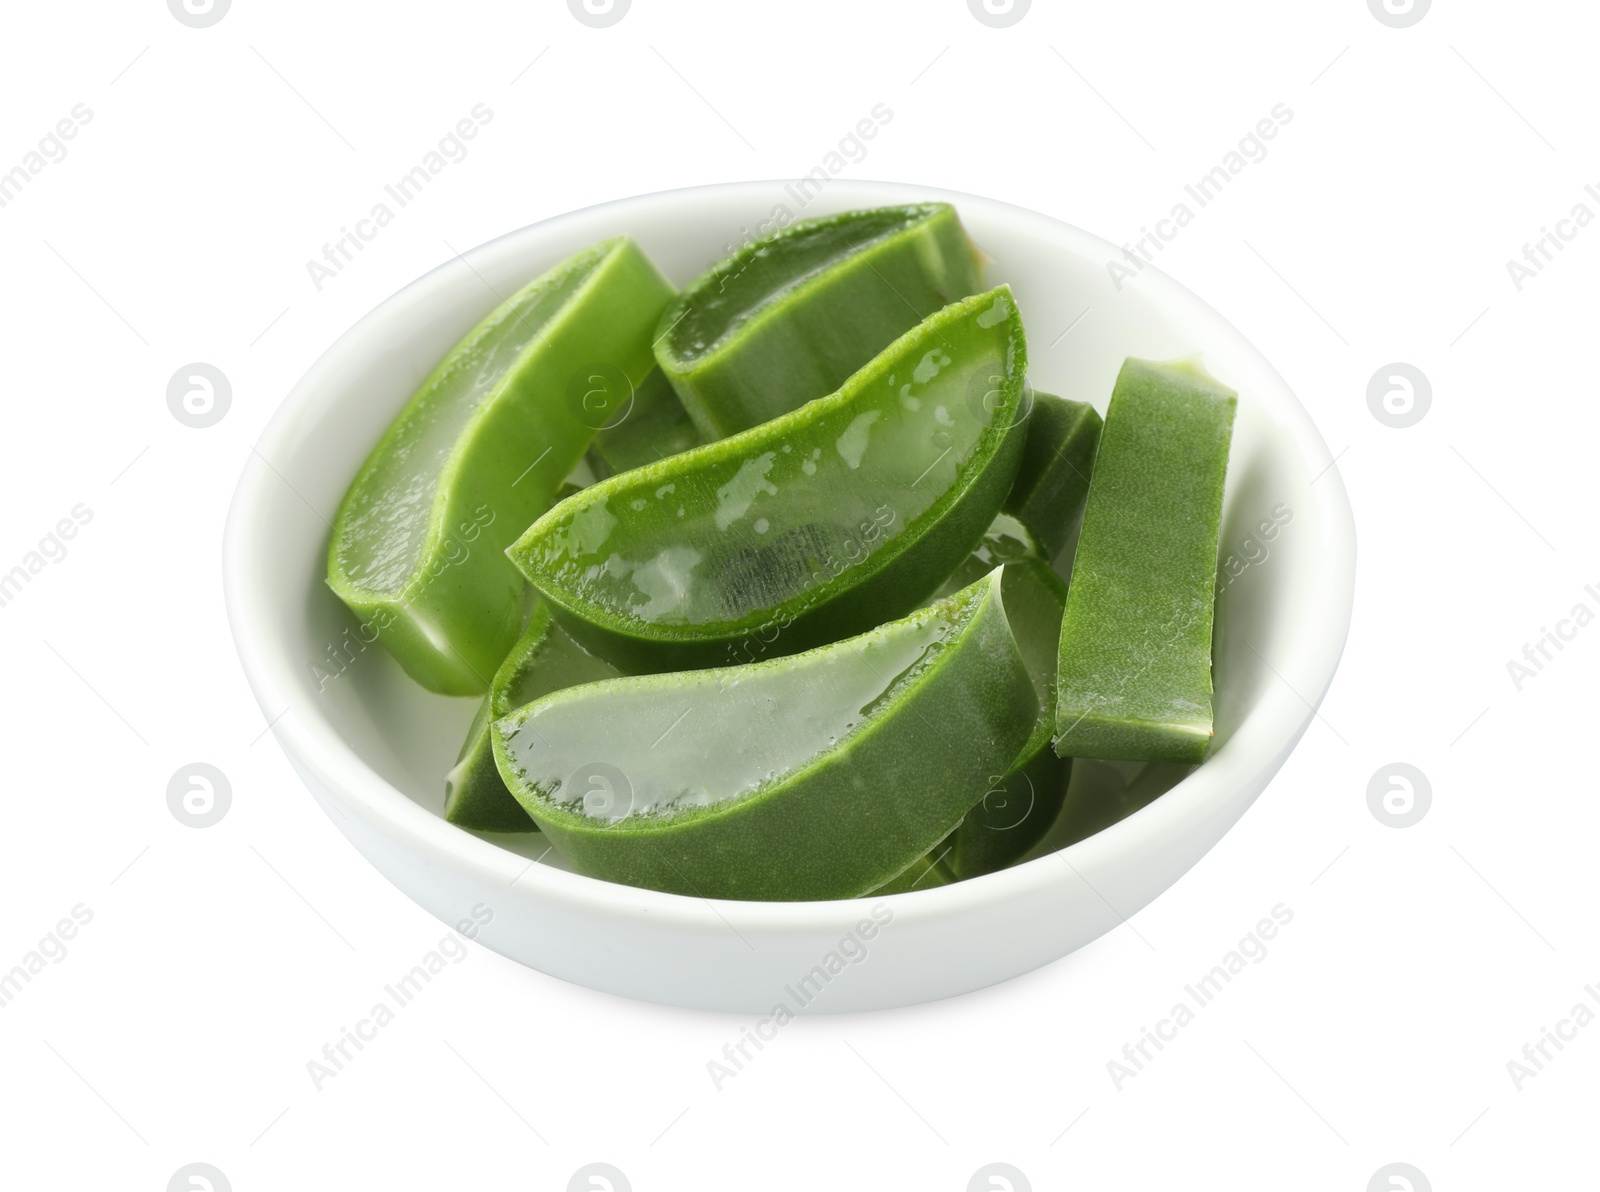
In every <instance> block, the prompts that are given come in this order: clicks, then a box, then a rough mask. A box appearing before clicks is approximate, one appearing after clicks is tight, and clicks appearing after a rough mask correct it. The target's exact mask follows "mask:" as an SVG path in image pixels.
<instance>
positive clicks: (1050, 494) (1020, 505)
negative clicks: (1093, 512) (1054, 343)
mask: <svg viewBox="0 0 1600 1192" xmlns="http://www.w3.org/2000/svg"><path fill="white" fill-rule="evenodd" d="M1101 425H1102V423H1101V420H1100V415H1099V414H1097V413H1095V409H1094V407H1093V406H1090V405H1085V404H1084V403H1083V402H1076V401H1067V400H1066V399H1065V398H1060V397H1056V396H1055V395H1054V394H1050V393H1038V392H1036V393H1035V394H1034V400H1033V409H1032V411H1031V412H1030V413H1029V415H1028V441H1027V442H1026V444H1024V446H1023V449H1022V463H1021V464H1020V465H1019V466H1018V468H1017V479H1016V483H1015V484H1013V485H1012V486H1011V495H1010V496H1008V497H1007V498H1006V503H1005V511H1006V512H1007V513H1009V514H1011V516H1013V517H1015V518H1016V519H1017V520H1018V521H1020V522H1021V523H1022V524H1023V525H1025V526H1026V527H1028V530H1029V531H1030V532H1031V533H1032V534H1033V536H1034V538H1035V539H1036V540H1037V541H1038V543H1039V545H1040V548H1041V549H1042V550H1043V551H1044V557H1045V558H1046V559H1047V560H1049V559H1054V558H1055V557H1056V555H1058V554H1060V553H1061V548H1062V547H1063V546H1065V545H1066V544H1067V539H1068V537H1070V535H1071V533H1072V524H1073V522H1075V521H1076V520H1077V518H1078V514H1079V513H1081V512H1082V511H1083V503H1084V499H1085V498H1086V497H1087V496H1088V495H1089V478H1090V477H1091V476H1092V475H1093V474H1094V457H1095V452H1096V451H1097V450H1098V448H1099V446H1100V428H1101Z"/></svg>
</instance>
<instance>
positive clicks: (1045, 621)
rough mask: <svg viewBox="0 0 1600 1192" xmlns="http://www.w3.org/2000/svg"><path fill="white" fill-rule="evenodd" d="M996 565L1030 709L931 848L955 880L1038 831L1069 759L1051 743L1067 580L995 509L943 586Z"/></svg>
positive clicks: (989, 868) (1002, 858) (1012, 851)
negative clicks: (1023, 733) (997, 765)
mask: <svg viewBox="0 0 1600 1192" xmlns="http://www.w3.org/2000/svg"><path fill="white" fill-rule="evenodd" d="M1000 565H1003V567H1004V571H1003V572H1002V573H1001V591H1002V593H1003V595H1004V598H1005V605H1006V618H1007V620H1009V621H1010V623H1011V632H1012V636H1013V637H1014V638H1015V639H1016V642H1017V649H1018V650H1019V651H1020V652H1021V654H1022V660H1023V662H1024V663H1025V664H1026V665H1027V667H1028V674H1029V676H1030V677H1031V678H1032V679H1033V686H1034V696H1035V698H1036V700H1037V706H1038V713H1037V715H1036V717H1035V719H1034V721H1033V724H1032V731H1031V732H1030V733H1029V736H1028V739H1027V741H1026V742H1025V743H1024V744H1023V746H1022V748H1021V749H1020V750H1018V751H1017V756H1016V757H1015V758H1014V759H1012V761H1011V762H1010V764H1009V765H1008V766H1007V767H1005V768H1004V769H1003V770H996V771H994V772H992V773H991V774H989V776H988V779H987V783H986V785H985V789H984V794H983V797H982V798H981V799H980V800H978V801H977V802H976V803H975V804H974V805H973V808H972V810H971V811H969V812H968V813H967V815H966V818H965V819H963V820H962V821H961V826H960V827H958V828H957V829H956V830H955V831H954V832H952V833H951V834H950V838H949V839H948V840H946V841H945V842H944V843H943V844H942V845H941V846H940V848H939V849H938V850H935V851H936V853H937V854H940V855H942V856H943V860H944V864H945V865H946V866H947V867H948V869H949V870H950V871H951V873H952V874H953V875H954V876H955V877H956V878H957V879H962V880H964V879H966V878H970V877H977V876H978V875H980V874H984V873H992V872H994V871H995V870H997V869H1003V868H1005V867H1006V866H1007V865H1010V864H1011V863H1012V862H1013V861H1016V860H1017V859H1018V858H1020V857H1021V856H1022V855H1023V854H1024V853H1026V852H1027V851H1028V850H1029V849H1031V848H1032V847H1033V846H1034V845H1035V844H1037V843H1038V842H1039V841H1040V840H1041V839H1043V837H1044V835H1045V833H1046V832H1048V831H1049V830H1050V827H1051V825H1052V824H1053V823H1054V822H1055V820H1056V817H1057V815H1059V814H1060V811H1061V803H1062V799H1063V798H1064V797H1065V795H1066V790H1067V782H1068V780H1069V777H1070V775H1071V768H1072V763H1071V761H1070V760H1067V761H1064V760H1062V759H1061V758H1059V757H1057V756H1056V754H1055V751H1054V750H1053V749H1052V748H1051V737H1052V736H1053V735H1054V733H1055V723H1056V716H1055V708H1056V654H1057V650H1058V647H1059V642H1060V640H1061V613H1062V609H1063V607H1064V606H1065V604H1066V599H1067V585H1066V584H1065V583H1063V582H1062V580H1061V577H1060V576H1058V575H1056V573H1055V572H1054V571H1052V570H1051V569H1050V567H1049V565H1048V564H1047V563H1046V562H1045V561H1044V560H1043V559H1042V558H1040V557H1039V556H1038V555H1037V554H1036V553H1034V548H1033V546H1032V543H1031V541H1030V539H1029V536H1028V533H1027V531H1026V529H1024V528H1023V527H1022V526H1021V525H1020V524H1019V523H1018V522H1016V521H1015V520H1014V519H1012V518H1011V517H1010V516H1009V515H1007V514H1001V515H1000V516H999V517H997V518H995V521H994V525H992V526H991V527H990V529H989V532H988V533H987V534H985V535H984V539H983V543H982V544H981V545H980V546H979V548H978V549H977V550H976V551H974V552H973V554H972V556H971V558H969V559H968V560H967V562H966V563H964V564H962V566H961V567H960V568H959V569H958V570H957V571H956V573H955V575H954V576H953V577H951V579H950V581H949V582H948V583H947V584H946V588H947V589H954V588H958V587H960V586H962V585H964V584H966V583H968V582H970V581H971V579H972V578H973V576H974V575H981V574H983V573H984V572H985V571H986V570H987V569H988V568H991V567H995V566H1000Z"/></svg>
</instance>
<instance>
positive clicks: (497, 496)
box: [328, 237, 672, 695]
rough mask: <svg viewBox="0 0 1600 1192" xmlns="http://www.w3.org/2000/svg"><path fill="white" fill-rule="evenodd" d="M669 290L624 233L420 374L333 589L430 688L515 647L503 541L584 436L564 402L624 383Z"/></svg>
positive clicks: (454, 685) (514, 599) (364, 472)
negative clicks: (599, 370) (610, 381)
mask: <svg viewBox="0 0 1600 1192" xmlns="http://www.w3.org/2000/svg"><path fill="white" fill-rule="evenodd" d="M671 297H672V287H671V285H670V284H669V283H668V282H667V280H666V279H665V278H664V277H662V276H661V274H660V273H659V272H658V271H657V269H656V267H655V266H654V265H653V264H651V263H650V261H649V259H648V258H646V257H645V255H644V254H643V253H642V252H641V251H640V250H639V248H638V246H637V245H635V244H634V243H633V241H632V240H629V239H627V238H626V237H622V238H619V239H615V240H608V241H605V242H603V243H601V244H597V245H595V246H594V247H593V248H589V249H586V250H584V251H583V252H581V253H578V254H577V255H576V256H574V257H571V258H570V259H568V260H566V261H563V262H562V263H561V264H559V265H557V266H556V267H555V268H554V269H552V270H550V272H548V273H546V274H545V275H544V276H542V277H540V278H538V279H537V280H535V281H534V282H532V283H531V284H530V285H528V286H527V287H526V288H524V289H522V290H521V291H519V292H518V293H516V294H514V295H513V296H512V297H511V298H510V299H508V300H507V301H506V302H504V303H502V304H501V305H500V306H499V307H498V308H496V309H495V311H494V312H493V313H492V314H490V315H489V317H488V318H486V319H485V320H484V321H483V322H482V323H480V324H479V325H478V326H477V327H476V328H474V329H473V330H472V332H471V333H469V334H468V335H467V337H466V338H465V339H463V340H462V341H461V342H460V343H459V344H458V345H457V346H456V347H455V348H454V349H453V350H452V351H451V352H450V354H449V355H448V356H446V357H445V359H444V360H443V362H441V363H440V365H439V366H438V367H437V368H436V369H435V370H434V371H433V373H432V375H430V376H429V377H428V378H427V380H425V381H424V382H423V383H422V386H421V388H419V389H418V390H417V392H416V394H415V395H414V396H413V397H412V398H411V400H410V401H409V402H408V403H407V405H406V406H405V408H404V409H403V410H402V411H401V413H400V415H399V417H398V418H396V419H395V421H394V423H393V424H392V425H391V426H390V427H389V429H388V430H387V431H386V432H385V434H384V436H383V438H382V439H381V440H379V442H378V445H377V446H376V447H375V448H373V451H372V454H371V455H370V456H368V457H367V461H366V463H365V464H364V465H363V466H362V469H361V471H360V473H358V474H357V476H356V479H355V481H354V482H353V483H352V484H351V486H350V489H349V491H348V492H347V493H346V494H345V497H344V501H343V503H342V504H341V505H340V507H339V512H338V515H337V517H336V518H335V522H334V528H333V537H332V541H331V543H330V544H329V547H328V583H329V586H330V587H332V588H333V590H334V592H335V593H337V594H338V596H339V598H340V599H341V600H343V601H344V602H345V604H347V605H348V606H349V607H350V608H351V609H352V610H353V611H354V612H355V614H356V615H357V616H358V617H360V618H361V619H362V620H363V621H364V622H369V621H371V622H376V623H378V624H383V625H385V626H386V628H385V629H384V631H383V633H382V635H381V640H382V641H383V643H384V645H385V646H386V647H387V648H388V649H389V652H390V653H391V654H393V655H394V657H395V658H396V659H397V660H398V661H399V662H400V664H401V666H403V667H404V668H405V670H406V671H407V673H409V674H410V675H411V677H412V678H414V679H415V680H416V681H417V682H419V683H421V684H422V685H423V686H424V687H426V688H428V689H429V690H430V691H437V692H440V693H443V694H447V695H472V694H476V693H478V692H481V691H484V690H486V689H487V688H488V686H489V681H490V676H492V675H493V674H494V672H495V668H496V667H498V666H499V664H500V661H501V659H502V658H504V657H505V654H506V651H507V650H509V649H510V648H511V645H512V643H513V642H515V641H516V638H517V632H518V629H519V628H520V626H521V623H522V610H523V607H524V604H523V592H524V585H523V581H522V577H521V576H520V575H519V574H518V573H517V570H516V568H515V567H513V566H511V564H510V563H509V562H508V561H507V560H506V558H505V554H504V552H505V548H506V546H507V545H508V544H510V543H511V542H512V541H514V540H515V539H516V537H517V535H518V534H520V533H522V531H523V530H525V529H526V528H527V526H528V524H529V522H531V521H532V520H533V519H534V518H535V517H537V516H538V515H539V514H540V513H542V512H543V511H544V510H545V509H546V508H548V507H549V505H550V502H551V499H552V497H553V496H554V495H555V493H556V490H557V488H558V487H559V486H560V484H561V482H562V480H563V479H564V478H565V477H566V476H567V475H568V473H570V472H571V471H572V469H573V467H574V465H576V464H577V463H578V461H579V460H580V459H582V458H583V455H584V452H585V451H586V450H587V449H588V447H589V442H590V440H591V439H592V438H593V437H594V433H595V429H594V427H593V426H592V425H590V423H591V422H592V421H593V419H588V420H586V418H585V415H584V412H583V410H582V408H581V405H580V404H579V403H577V402H575V401H574V400H573V398H572V390H573V385H572V382H573V381H574V378H575V377H577V376H578V375H579V374H581V373H582V372H584V371H585V370H586V369H588V368H590V367H592V366H595V365H599V366H603V367H604V368H605V369H607V370H615V371H617V372H620V373H621V374H623V375H625V376H627V377H628V378H630V379H631V381H633V382H638V381H642V380H644V378H645V376H646V375H647V374H648V373H649V371H650V368H651V365H652V360H653V358H652V354H651V338H652V335H653V329H654V326H655V323H656V320H657V318H658V317H659V315H660V312H661V310H662V308H663V307H664V306H665V305H666V303H667V302H668V300H669V299H670V298H671Z"/></svg>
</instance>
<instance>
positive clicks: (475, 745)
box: [444, 604, 621, 832]
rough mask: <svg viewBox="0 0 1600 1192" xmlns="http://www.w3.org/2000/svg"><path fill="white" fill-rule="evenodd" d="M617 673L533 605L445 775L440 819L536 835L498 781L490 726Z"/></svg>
mask: <svg viewBox="0 0 1600 1192" xmlns="http://www.w3.org/2000/svg"><path fill="white" fill-rule="evenodd" d="M620 673H621V672H620V671H618V670H617V668H616V667H614V666H611V665H609V664H608V663H605V662H602V661H601V660H600V659H598V658H596V657H595V656H594V655H592V654H590V653H589V652H588V651H587V650H585V649H584V648H583V647H582V646H580V645H578V643H577V642H575V641H573V640H572V639H571V638H570V637H568V636H567V635H566V633H565V632H563V631H562V629H561V626H559V625H557V624H556V623H555V622H554V621H553V620H552V619H551V617H550V610H549V609H548V608H546V607H545V606H544V605H543V604H539V605H537V606H535V608H534V610H533V616H532V617H530V618H529V619H528V627H527V628H526V629H524V630H523V632H522V636H521V637H519V638H518V639H517V644H516V645H514V646H513V647H512V648H511V652H510V653H509V654H507V655H506V658H505V661H504V662H502V663H501V664H500V669H499V670H497V671H495V675H494V682H493V683H492V684H491V685H490V687H489V694H488V695H486V696H485V697H484V699H483V704H482V705H481V706H480V707H479V708H478V714H477V716H476V717H475V718H474V719H473V721H472V727H471V728H470V729H469V730H468V731H467V739H466V742H465V744H463V745H462V747H461V755H460V756H459V757H458V758H457V759H456V764H455V766H454V767H453V768H452V769H451V770H450V773H449V774H447V775H446V776H445V783H444V817H445V819H447V820H449V821H450V822H451V823H452V824H458V825H460V826H461V827H463V828H471V829H473V830H474V831H479V832H536V831H538V825H536V824H535V823H534V822H533V821H532V820H531V819H529V818H528V813H527V812H526V811H524V810H523V809H522V805H521V804H520V803H518V802H517V801H516V799H514V798H512V796H511V792H510V791H508V790H507V789H506V784H505V781H504V780H503V779H502V778H501V777H500V770H499V766H498V764H497V762H496V760H495V755H494V742H493V737H492V734H491V733H490V726H491V725H492V724H493V723H494V721H496V720H498V719H500V717H502V716H505V715H508V714H509V713H511V712H513V711H515V710H516V709H517V708H520V707H522V706H523V705H524V704H528V703H532V702H533V701H534V700H536V699H538V698H539V697H540V696H543V695H549V694H550V693H551V692H552V691H560V690H562V689H563V688H566V687H575V686H577V685H578V684H580V683H595V682H598V681H599V680H601V679H614V678H616V677H617V676H618V675H619V674H620Z"/></svg>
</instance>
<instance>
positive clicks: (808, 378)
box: [656, 203, 980, 440]
mask: <svg viewBox="0 0 1600 1192" xmlns="http://www.w3.org/2000/svg"><path fill="white" fill-rule="evenodd" d="M979 285H980V282H979V274H978V262H977V255H976V253H975V252H974V250H973V248H972V244H971V242H970V241H969V240H968V239H967V234H966V232H965V230H964V229H963V228H962V227H961V221H960V219H959V218H958V217H957V216H956V212H955V208H953V207H951V206H950V205H949V204H948V203H919V204H916V205H914V206H909V207H882V208H877V209H874V210H870V211H849V212H846V213H844V214H842V215H829V216H825V217H823V218H821V219H808V220H803V221H801V222H800V223H797V224H794V225H792V226H791V227H788V228H785V229H784V230H783V231H781V232H779V233H777V234H776V235H774V236H771V237H769V238H768V239H765V240H760V241H756V242H754V243H751V244H748V245H746V246H745V247H743V248H741V249H740V250H739V251H738V252H736V253H734V254H733V255H732V256H731V257H729V258H728V259H727V260H725V261H722V262H721V263H720V264H717V265H715V266H713V267H712V269H711V270H710V272H708V273H706V274H705V275H704V276H702V277H701V278H699V280H697V281H695V282H693V283H691V284H690V285H689V287H688V288H687V289H685V290H684V291H683V293H682V294H680V295H679V296H678V299H677V301H675V302H674V303H673V304H672V305H671V306H669V307H668V308H667V310H666V312H665V313H664V314H663V315H662V316H661V326H660V329H659V331H658V338H657V342H656V359H657V360H658V361H660V363H661V368H662V371H663V372H665V373H666V375H667V377H668V378H669V379H670V380H671V382H672V385H673V387H674V388H675V389H676V390H677V391H678V395H679V396H680V397H681V398H682V399H683V404H684V406H685V407H686V408H687V409H688V411H689V415H690V417H692V418H693V419H694V421H695V423H696V425H697V426H699V428H700V431H701V433H702V434H704V435H705V437H706V438H707V439H708V440H710V439H719V438H723V437H725V436H727V435H731V434H735V433H737V432H738V431H742V430H748V429H750V428H751V427H752V426H756V425H758V424H760V423H762V422H766V421H769V420H770V419H773V418H776V417H778V416H779V415H780V414H787V413H788V412H789V411H790V410H793V409H797V408H798V407H800V406H802V405H804V404H805V403H806V402H808V401H811V400H813V399H814V398H818V397H821V396H823V395H824V394H827V393H832V392H833V391H834V390H835V389H837V388H838V387H839V386H840V385H842V384H843V383H844V382H845V380H846V378H848V377H849V376H850V375H851V374H852V373H854V372H855V371H856V370H857V369H859V368H860V367H861V366H862V365H864V364H866V363H867V361H869V360H871V359H872V358H873V357H874V356H876V355H877V354H878V353H879V352H880V351H882V349H883V347H884V345H885V344H887V343H889V342H890V341H891V340H893V339H894V338H895V337H896V336H898V335H900V334H902V333H903V332H905V331H908V330H909V329H910V328H912V327H914V326H916V324H917V323H918V322H919V321H921V320H922V319H924V318H926V317H927V316H928V315H931V314H933V312H934V311H936V310H939V309H941V308H943V307H945V306H947V305H948V304H950V303H951V302H954V301H955V300H956V299H958V298H965V297H966V296H968V295H969V294H973V293H976V292H977V290H978V288H979Z"/></svg>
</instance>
